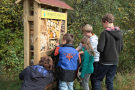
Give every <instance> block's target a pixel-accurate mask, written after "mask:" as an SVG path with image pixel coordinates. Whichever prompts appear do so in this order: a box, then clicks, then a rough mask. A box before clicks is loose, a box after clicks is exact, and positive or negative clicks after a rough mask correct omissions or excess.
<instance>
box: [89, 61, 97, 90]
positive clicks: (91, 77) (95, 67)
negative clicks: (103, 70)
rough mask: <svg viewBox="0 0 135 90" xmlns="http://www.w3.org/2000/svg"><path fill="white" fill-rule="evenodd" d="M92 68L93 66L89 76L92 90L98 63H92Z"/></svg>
mask: <svg viewBox="0 0 135 90" xmlns="http://www.w3.org/2000/svg"><path fill="white" fill-rule="evenodd" d="M93 66H94V72H93V73H92V74H91V75H90V81H91V86H92V90H94V82H95V77H96V73H97V68H98V62H94V63H93Z"/></svg>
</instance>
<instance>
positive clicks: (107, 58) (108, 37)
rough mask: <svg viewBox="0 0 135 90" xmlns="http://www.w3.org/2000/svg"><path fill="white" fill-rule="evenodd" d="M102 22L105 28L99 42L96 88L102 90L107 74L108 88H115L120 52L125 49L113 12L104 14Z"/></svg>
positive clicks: (111, 89)
mask: <svg viewBox="0 0 135 90" xmlns="http://www.w3.org/2000/svg"><path fill="white" fill-rule="evenodd" d="M102 23H103V27H104V28H105V30H104V31H103V32H102V33H101V35H100V39H99V43H98V51H99V52H100V61H99V65H98V69H97V74H96V78H95V85H94V86H95V88H94V90H101V82H102V80H103V78H104V76H106V86H107V90H113V79H114V77H115V73H116V69H117V64H118V61H119V53H120V51H121V50H122V49H123V34H122V31H121V30H120V28H119V27H114V25H113V23H114V16H113V15H112V14H106V15H104V16H103V18H102Z"/></svg>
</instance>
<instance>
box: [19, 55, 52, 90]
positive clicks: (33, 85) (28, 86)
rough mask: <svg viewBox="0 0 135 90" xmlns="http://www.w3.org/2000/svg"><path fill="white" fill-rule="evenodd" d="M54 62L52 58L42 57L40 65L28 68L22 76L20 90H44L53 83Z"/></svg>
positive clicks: (20, 76)
mask: <svg viewBox="0 0 135 90" xmlns="http://www.w3.org/2000/svg"><path fill="white" fill-rule="evenodd" d="M52 66H53V60H52V58H51V57H49V56H46V57H41V60H40V61H39V65H34V66H28V67H26V68H25V69H24V70H23V71H22V72H21V73H20V74H19V78H20V79H21V80H23V84H22V86H21V89H20V90H44V89H45V87H46V85H48V84H49V83H51V82H52V81H53V71H52Z"/></svg>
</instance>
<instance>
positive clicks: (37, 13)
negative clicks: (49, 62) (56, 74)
mask: <svg viewBox="0 0 135 90" xmlns="http://www.w3.org/2000/svg"><path fill="white" fill-rule="evenodd" d="M40 22H41V6H40V5H39V4H38V3H37V2H36V1H34V65H36V64H38V62H39V60H40Z"/></svg>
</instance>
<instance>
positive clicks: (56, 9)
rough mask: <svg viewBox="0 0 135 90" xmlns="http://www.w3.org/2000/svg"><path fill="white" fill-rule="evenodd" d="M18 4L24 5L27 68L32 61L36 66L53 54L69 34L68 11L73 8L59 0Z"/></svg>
mask: <svg viewBox="0 0 135 90" xmlns="http://www.w3.org/2000/svg"><path fill="white" fill-rule="evenodd" d="M16 4H23V15H24V68H25V67H27V66H29V65H30V63H31V59H34V60H33V62H34V65H36V64H38V62H39V60H40V58H41V57H43V56H47V55H50V54H51V53H52V52H53V50H54V48H55V43H58V42H59V41H60V39H61V37H62V35H63V34H64V33H66V32H67V10H68V9H70V10H72V8H71V7H70V6H68V5H67V4H66V3H64V2H62V1H59V0H17V1H16Z"/></svg>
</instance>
